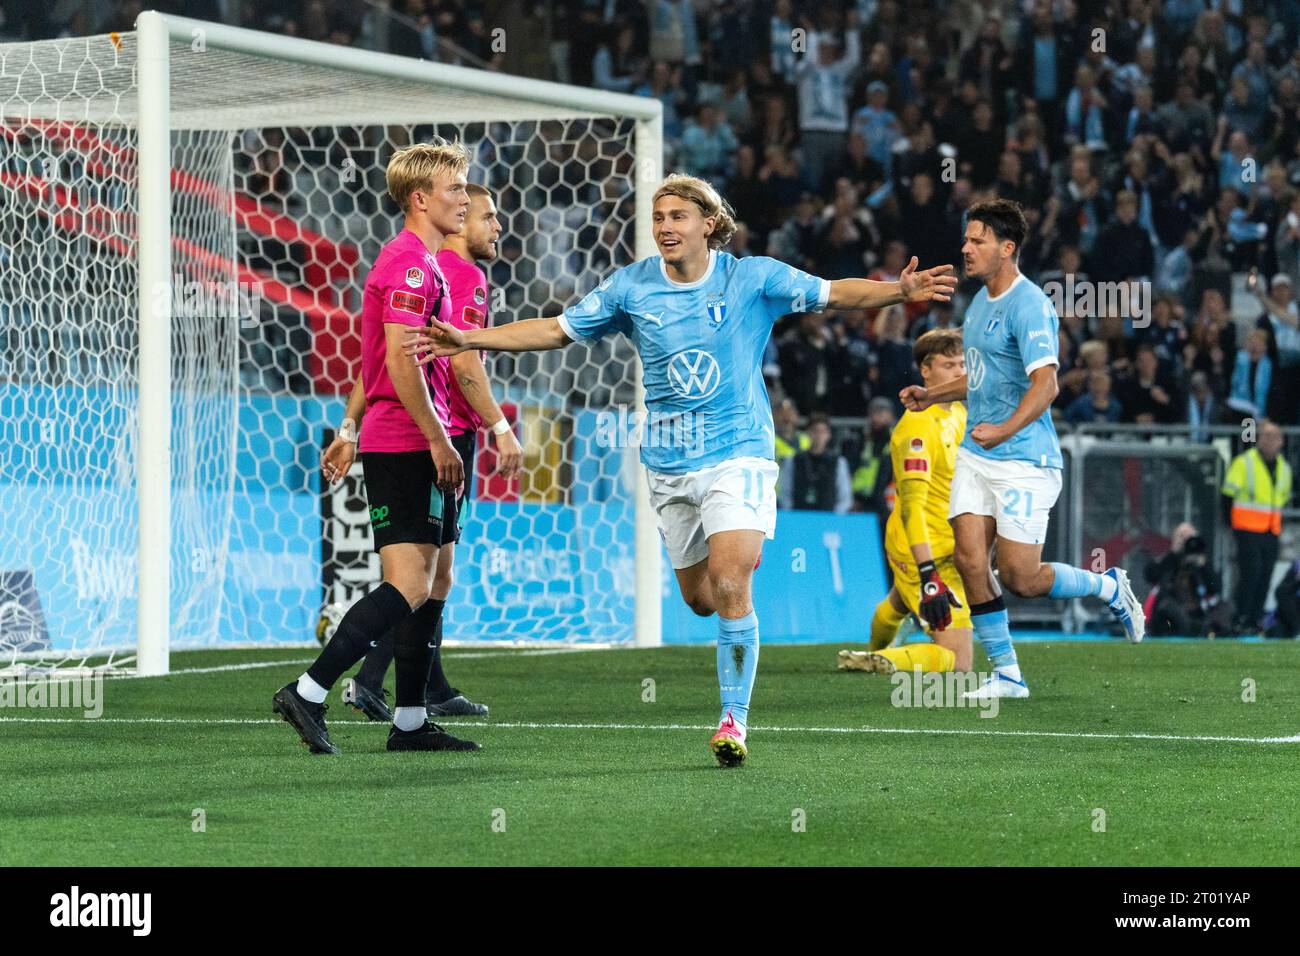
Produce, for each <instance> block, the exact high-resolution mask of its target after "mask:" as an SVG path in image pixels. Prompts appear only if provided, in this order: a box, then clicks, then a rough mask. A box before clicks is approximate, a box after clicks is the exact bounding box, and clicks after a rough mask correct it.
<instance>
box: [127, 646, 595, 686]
mask: <svg viewBox="0 0 1300 956" xmlns="http://www.w3.org/2000/svg"><path fill="white" fill-rule="evenodd" d="M602 649H603V648H597V647H564V648H558V647H551V648H539V649H537V650H520V651H511V650H504V649H503V650H499V651H470V652H469V653H467V654H462V653H459V652H455V653H451V654H448V655H447V659H448V660H457V661H463V660H469V659H470V658H474V657H546V656H548V655H551V654H580V653H583V652H584V651H595V650H602ZM315 659H316V658H314V657H299V658H286V659H285V660H279V661H250V662H248V663H244V664H218V665H215V666H213V667H179V668H177V669H175V670H173V671H169V672H168V673H166V674H105V675H104V676H105V677H106V678H107V679H109V680H143V679H145V678H147V677H177V676H180V675H182V674H219V673H222V672H224V671H255V670H261V669H263V668H266V667H288V666H291V665H299V664H310V663H311V662H312V661H314V660H315Z"/></svg>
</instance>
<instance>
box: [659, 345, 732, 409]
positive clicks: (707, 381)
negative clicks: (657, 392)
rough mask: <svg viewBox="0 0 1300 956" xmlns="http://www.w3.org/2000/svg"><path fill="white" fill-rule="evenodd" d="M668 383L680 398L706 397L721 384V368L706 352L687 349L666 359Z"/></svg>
mask: <svg viewBox="0 0 1300 956" xmlns="http://www.w3.org/2000/svg"><path fill="white" fill-rule="evenodd" d="M668 384H669V385H671V386H672V388H673V391H674V392H676V393H677V394H678V395H680V396H681V397H682V398H694V399H702V398H708V397H709V396H711V395H712V394H713V393H714V392H716V391H717V390H718V388H719V386H721V385H722V370H721V369H720V368H718V360H717V359H715V358H714V357H713V356H712V355H710V354H709V353H708V352H706V351H704V350H703V349H687V350H686V351H685V352H678V353H677V354H676V355H674V356H673V357H672V358H670V359H669V360H668Z"/></svg>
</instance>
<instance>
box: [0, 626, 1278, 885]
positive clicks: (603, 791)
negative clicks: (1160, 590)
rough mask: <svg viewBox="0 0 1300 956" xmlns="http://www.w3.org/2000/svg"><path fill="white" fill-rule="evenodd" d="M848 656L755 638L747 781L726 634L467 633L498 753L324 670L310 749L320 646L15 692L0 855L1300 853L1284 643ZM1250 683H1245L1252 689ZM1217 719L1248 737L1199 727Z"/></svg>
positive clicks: (452, 860)
mask: <svg viewBox="0 0 1300 956" xmlns="http://www.w3.org/2000/svg"><path fill="white" fill-rule="evenodd" d="M836 648H837V646H835V645H821V646H799V647H788V646H769V647H765V648H763V651H762V659H761V663H760V667H759V674H758V684H757V687H756V690H755V697H754V705H753V714H752V716H751V720H752V721H753V727H752V729H751V734H750V746H751V750H750V760H749V763H748V764H747V765H746V766H745V767H743V768H740V769H736V770H722V769H720V768H718V767H717V766H716V765H715V764H714V761H713V758H712V756H711V755H710V753H709V752H708V749H707V741H708V738H709V736H710V730H709V726H710V725H711V724H712V722H713V721H714V720H715V718H716V709H717V704H716V702H717V680H716V674H715V664H714V651H713V649H712V648H711V647H669V648H662V649H654V650H617V651H590V652H582V653H551V654H541V655H537V654H529V653H524V652H519V651H511V650H499V651H498V650H489V649H460V648H458V649H451V650H449V651H448V652H447V669H448V672H449V674H450V676H451V677H452V679H453V680H454V681H455V683H456V684H457V685H459V686H461V687H463V688H465V689H466V690H467V692H469V693H470V694H471V695H472V696H474V697H476V698H479V699H482V700H485V701H487V702H488V703H490V704H491V707H492V717H491V718H490V719H488V720H477V721H469V720H460V721H448V722H447V723H448V725H449V726H454V727H455V728H456V729H457V732H460V733H463V734H465V735H467V736H470V737H472V738H473V739H475V740H478V741H479V742H480V743H482V744H483V746H484V749H483V751H482V752H480V753H476V754H388V753H386V752H385V751H384V739H385V733H386V728H385V727H383V726H380V725H376V724H369V723H366V722H364V721H362V720H360V719H358V718H357V716H356V715H355V714H354V713H353V712H352V711H350V710H348V709H347V708H345V707H344V706H343V705H342V704H341V703H340V702H339V700H338V693H337V689H336V691H335V693H334V694H332V695H331V699H330V704H331V709H330V713H329V716H330V718H331V729H332V733H333V737H334V740H335V742H336V743H337V744H338V745H339V746H340V747H341V748H342V749H343V751H344V755H343V756H342V757H334V758H331V757H318V756H311V755H309V754H308V753H307V751H306V750H305V748H303V747H302V746H301V744H299V743H298V741H297V738H296V736H295V735H294V734H293V732H292V731H291V730H290V729H289V727H288V726H287V725H286V724H283V723H280V722H279V721H277V720H276V719H274V718H273V717H272V715H271V713H270V699H271V694H272V693H273V692H274V690H275V689H276V687H278V686H279V685H281V684H283V683H285V682H286V681H288V680H289V679H290V678H292V677H293V676H295V675H297V674H298V673H300V672H301V671H302V670H303V662H304V661H306V660H308V659H309V658H310V657H311V656H312V655H311V653H310V652H309V651H307V650H304V649H282V650H269V651H206V652H191V653H178V654H174V655H173V656H172V668H173V670H174V671H184V670H193V669H208V668H227V667H228V666H229V665H232V664H241V663H243V664H248V665H252V666H249V667H247V668H246V669H238V670H235V669H222V670H209V671H208V672H194V673H174V674H173V675H171V676H169V677H165V678H149V679H133V680H110V681H108V682H106V684H105V688H104V699H105V707H104V713H103V717H102V718H101V719H99V720H86V719H82V718H81V717H80V714H79V713H73V712H69V711H57V710H44V711H34V710H23V709H0V807H3V808H4V809H3V812H0V863H3V864H5V865H13V864H37V865H48V864H98V865H110V866H121V865H131V864H164V865H166V864H186V865H223V864H253V865H275V864H302V865H321V864H421V865H436V866H463V865H475V864H485V865H502V864H584V863H585V864H614V865H618V864H666V865H681V864H721V865H733V866H734V865H737V864H895V865H920V864H962V865H980V864H1076V865H1144V864H1160V865H1185V864H1192V865H1209V864H1218V865H1226V864H1236V865H1251V864H1275V865H1281V864H1291V863H1294V861H1295V860H1296V859H1297V856H1298V855H1300V815H1297V813H1296V811H1295V780H1296V770H1297V767H1298V766H1300V740H1298V741H1293V742H1262V739H1263V738H1285V737H1292V736H1295V735H1297V734H1300V682H1298V681H1297V680H1296V679H1295V674H1296V668H1297V663H1298V662H1300V646H1297V645H1296V644H1295V643H1293V642H1285V643H1236V642H1223V641H1220V642H1202V643H1179V644H1163V645H1162V644H1160V643H1159V642H1158V641H1151V642H1147V643H1145V644H1142V645H1140V646H1137V647H1131V646H1128V645H1126V644H1123V643H1120V642H1109V643H1065V642H1061V643H1039V644H1026V645H1023V646H1022V647H1021V648H1020V657H1021V663H1022V665H1023V667H1024V669H1025V673H1026V676H1027V677H1028V679H1029V682H1030V686H1031V688H1032V689H1033V695H1034V696H1033V698H1032V699H1030V700H1027V701H1004V702H1002V706H1001V708H1000V712H999V714H998V716H997V717H995V718H982V717H980V716H979V711H978V710H977V709H955V708H949V709H912V708H900V707H895V706H893V705H892V704H891V700H890V697H891V694H890V691H891V687H890V683H889V679H888V678H882V677H877V676H874V675H865V674H846V673H837V672H836V671H835V669H834V662H835V650H836ZM977 666H982V665H977ZM647 678H650V679H652V680H653V681H654V684H653V688H654V701H653V702H646V701H645V700H643V698H644V697H645V696H647V694H646V688H647V685H646V684H645V681H646V679H647ZM1248 678H1249V679H1250V681H1253V686H1254V689H1255V700H1254V701H1253V702H1247V701H1243V699H1242V698H1243V682H1244V681H1246V680H1247V679H1248ZM391 680H392V675H391V673H390V675H389V683H390V686H391ZM584 725H587V726H584ZM589 725H607V726H589ZM885 731H910V732H907V733H899V732H885ZM1140 735H1165V736H1167V737H1169V738H1173V739H1153V738H1144V737H1142V736H1140ZM1225 737H1230V738H1250V739H1249V740H1222V739H1217V740H1216V739H1197V738H1225ZM198 810H201V811H202V817H201V818H202V820H203V822H204V824H205V826H204V827H203V828H202V832H195V830H196V823H195V821H196V820H197V819H199V817H196V815H195V811H198ZM1098 811H1102V812H1104V829H1101V828H1100V827H1099V823H1100V822H1102V821H1103V817H1102V816H1100V815H1099V813H1098Z"/></svg>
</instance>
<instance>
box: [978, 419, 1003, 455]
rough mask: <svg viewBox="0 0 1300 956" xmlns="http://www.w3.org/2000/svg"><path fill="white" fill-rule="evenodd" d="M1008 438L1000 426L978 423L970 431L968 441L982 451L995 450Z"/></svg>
mask: <svg viewBox="0 0 1300 956" xmlns="http://www.w3.org/2000/svg"><path fill="white" fill-rule="evenodd" d="M1009 437H1010V436H1009V435H1006V434H1003V431H1002V428H1001V426H999V425H993V424H990V423H989V422H980V423H979V424H978V425H976V426H975V427H974V428H972V429H971V430H970V440H971V441H973V442H974V443H975V444H977V445H979V446H980V447H981V448H984V449H989V448H996V447H997V446H998V445H1001V444H1002V443H1003V442H1004V441H1006V440H1007V439H1008V438H1009Z"/></svg>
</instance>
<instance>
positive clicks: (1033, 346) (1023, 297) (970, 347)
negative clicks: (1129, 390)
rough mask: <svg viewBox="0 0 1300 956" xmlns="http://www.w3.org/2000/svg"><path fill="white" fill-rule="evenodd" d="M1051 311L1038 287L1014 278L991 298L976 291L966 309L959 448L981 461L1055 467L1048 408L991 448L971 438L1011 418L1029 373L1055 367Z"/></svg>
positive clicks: (1057, 458) (1056, 443)
mask: <svg viewBox="0 0 1300 956" xmlns="http://www.w3.org/2000/svg"><path fill="white" fill-rule="evenodd" d="M1059 325H1060V322H1059V320H1058V319H1057V317H1056V309H1055V308H1054V307H1053V305H1052V300H1051V299H1049V298H1048V297H1047V296H1046V295H1045V294H1044V292H1043V290H1042V289H1040V288H1039V287H1038V286H1036V285H1034V283H1032V282H1030V281H1029V280H1028V279H1026V278H1025V277H1024V276H1023V275H1022V276H1019V277H1018V278H1017V279H1016V280H1015V282H1013V283H1012V285H1011V288H1009V289H1007V291H1006V292H1003V293H1002V294H1001V295H1000V296H998V297H997V298H996V299H990V298H989V294H988V289H987V288H984V289H980V290H979V292H977V293H976V294H975V298H973V299H972V300H971V304H970V306H969V307H968V308H967V309H966V319H965V321H964V322H963V323H962V345H963V347H964V348H965V350H966V437H965V438H963V439H962V442H961V444H962V447H963V448H966V449H968V450H970V451H971V452H973V453H975V454H976V455H981V456H983V457H984V458H997V459H1001V460H1004V461H1006V460H1019V461H1028V462H1032V463H1033V464H1035V465H1038V466H1039V467H1040V468H1060V467H1061V465H1062V461H1061V442H1060V440H1059V439H1058V438H1057V437H1056V426H1054V425H1053V424H1052V413H1051V409H1050V408H1049V409H1047V410H1045V411H1044V412H1043V414H1042V415H1040V416H1038V418H1036V419H1034V420H1033V421H1032V422H1030V423H1029V424H1028V425H1026V426H1025V427H1024V428H1022V429H1021V430H1020V432H1019V433H1017V434H1016V435H1015V436H1014V437H1012V438H1010V439H1008V440H1007V441H1005V442H1003V443H1002V444H1001V445H998V446H997V447H996V448H991V449H987V450H986V449H983V448H981V447H980V446H979V445H977V444H975V442H974V441H973V440H972V439H971V437H970V433H971V430H972V429H973V428H974V427H975V426H976V425H978V424H979V423H980V422H989V423H990V424H994V425H998V424H1001V423H1002V422H1004V421H1006V420H1007V419H1008V418H1010V417H1011V416H1012V414H1013V413H1014V412H1015V410H1016V408H1017V407H1018V406H1019V405H1020V400H1021V399H1022V398H1024V396H1025V392H1027V391H1028V390H1029V373H1030V372H1032V371H1033V370H1034V369H1036V368H1041V367H1042V366H1044V365H1060V359H1059V358H1058V357H1057V348H1058V344H1059V343H1058V339H1057V329H1058V327H1059Z"/></svg>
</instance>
